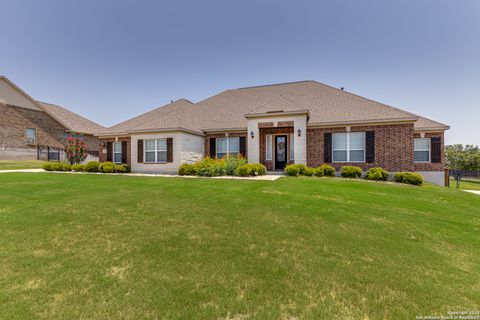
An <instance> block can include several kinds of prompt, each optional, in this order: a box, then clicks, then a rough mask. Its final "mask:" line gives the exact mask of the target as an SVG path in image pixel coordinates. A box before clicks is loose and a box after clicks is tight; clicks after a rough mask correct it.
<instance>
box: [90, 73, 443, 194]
mask: <svg viewBox="0 0 480 320" xmlns="http://www.w3.org/2000/svg"><path fill="white" fill-rule="evenodd" d="M448 129H449V127H448V126H447V125H445V124H442V123H439V122H436V121H433V120H430V119H427V118H424V117H421V116H418V115H416V114H413V113H410V112H407V111H403V110H400V109H398V108H394V107H391V106H388V105H385V104H382V103H379V102H376V101H373V100H370V99H367V98H363V97H361V96H358V95H355V94H352V93H349V92H346V91H344V90H342V89H337V88H333V87H331V86H328V85H325V84H322V83H319V82H316V81H300V82H292V83H282V84H273V85H265V86H256V87H248V88H240V89H234V90H226V91H224V92H221V93H219V94H217V95H215V96H213V97H210V98H207V99H205V100H203V101H200V102H198V103H192V102H190V101H188V100H186V99H180V100H177V101H175V102H172V103H170V104H168V105H165V106H162V107H159V108H157V109H154V110H152V111H150V112H147V113H145V114H142V115H140V116H138V117H135V118H133V119H130V120H127V121H125V122H122V123H119V124H117V125H115V126H113V127H111V128H108V129H105V130H101V131H99V132H97V135H98V137H99V138H100V141H101V143H102V147H101V152H100V160H101V161H107V160H111V161H114V162H118V163H120V162H121V163H128V164H129V165H130V166H131V168H132V171H138V172H149V173H150V172H153V173H155V172H158V173H161V172H176V171H177V169H178V167H179V165H180V164H182V163H193V162H195V161H197V160H199V159H200V158H202V157H204V156H212V157H217V158H219V157H224V156H226V155H228V154H242V155H244V156H245V157H247V158H248V161H249V162H251V163H257V162H259V163H262V164H264V165H265V166H266V167H267V169H268V170H282V169H283V168H284V167H285V165H287V164H290V163H302V164H306V165H308V166H311V167H316V166H320V165H321V164H323V163H328V164H330V165H332V166H334V167H336V168H339V167H341V166H344V165H355V166H359V167H361V168H362V169H364V170H367V169H368V168H371V167H376V166H380V167H383V168H385V169H386V170H388V171H390V172H398V171H418V172H420V173H422V174H423V175H424V176H425V178H426V180H427V181H431V182H434V183H437V184H443V179H444V175H443V169H444V164H445V159H444V132H445V130H448Z"/></svg>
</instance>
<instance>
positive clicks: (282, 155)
mask: <svg viewBox="0 0 480 320" xmlns="http://www.w3.org/2000/svg"><path fill="white" fill-rule="evenodd" d="M287 150H288V149H287V136H275V170H283V168H285V166H286V165H287Z"/></svg>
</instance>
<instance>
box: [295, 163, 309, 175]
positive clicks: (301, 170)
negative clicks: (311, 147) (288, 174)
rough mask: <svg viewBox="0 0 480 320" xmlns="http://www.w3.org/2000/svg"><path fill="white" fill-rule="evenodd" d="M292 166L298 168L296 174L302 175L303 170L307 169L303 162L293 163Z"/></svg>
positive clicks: (303, 173)
mask: <svg viewBox="0 0 480 320" xmlns="http://www.w3.org/2000/svg"><path fill="white" fill-rule="evenodd" d="M294 166H297V168H298V174H299V175H301V176H303V175H305V171H307V169H308V167H307V166H306V165H304V164H299V163H298V164H294Z"/></svg>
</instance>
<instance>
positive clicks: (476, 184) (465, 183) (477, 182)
mask: <svg viewBox="0 0 480 320" xmlns="http://www.w3.org/2000/svg"><path fill="white" fill-rule="evenodd" d="M450 188H457V181H455V178H453V177H450ZM458 188H459V189H463V190H480V178H479V179H476V178H462V180H460V185H459V186H458Z"/></svg>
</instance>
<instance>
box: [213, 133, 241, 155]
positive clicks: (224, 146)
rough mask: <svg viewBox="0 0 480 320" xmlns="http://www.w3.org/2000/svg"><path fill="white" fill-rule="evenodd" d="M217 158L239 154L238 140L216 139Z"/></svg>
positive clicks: (237, 138)
mask: <svg viewBox="0 0 480 320" xmlns="http://www.w3.org/2000/svg"><path fill="white" fill-rule="evenodd" d="M215 145H216V146H217V158H223V157H225V156H227V155H237V154H239V153H240V138H239V137H231V138H217V140H216V143H215Z"/></svg>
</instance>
